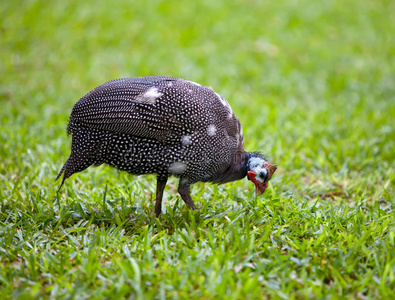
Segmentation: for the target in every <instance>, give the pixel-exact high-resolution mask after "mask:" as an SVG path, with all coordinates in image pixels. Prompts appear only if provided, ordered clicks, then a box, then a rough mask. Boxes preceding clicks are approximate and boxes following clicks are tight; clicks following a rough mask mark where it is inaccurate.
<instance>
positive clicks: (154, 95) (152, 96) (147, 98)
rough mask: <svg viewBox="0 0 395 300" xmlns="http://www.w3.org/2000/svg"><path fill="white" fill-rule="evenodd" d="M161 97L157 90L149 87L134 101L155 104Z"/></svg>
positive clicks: (161, 94)
mask: <svg viewBox="0 0 395 300" xmlns="http://www.w3.org/2000/svg"><path fill="white" fill-rule="evenodd" d="M162 96H163V93H161V92H159V90H158V88H156V87H151V88H149V89H148V90H147V91H145V92H144V93H143V94H141V95H138V96H137V98H136V100H137V101H138V102H143V103H148V104H154V103H155V102H156V100H157V99H158V98H160V97H162Z"/></svg>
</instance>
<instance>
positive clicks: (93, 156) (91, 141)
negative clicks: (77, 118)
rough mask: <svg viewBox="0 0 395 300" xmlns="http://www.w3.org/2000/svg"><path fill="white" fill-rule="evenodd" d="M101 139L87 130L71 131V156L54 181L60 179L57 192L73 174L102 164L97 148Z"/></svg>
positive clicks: (79, 128) (81, 128) (76, 129)
mask: <svg viewBox="0 0 395 300" xmlns="http://www.w3.org/2000/svg"><path fill="white" fill-rule="evenodd" d="M100 147H101V139H100V137H99V136H98V135H97V133H96V134H95V135H93V134H92V132H90V131H89V130H88V129H86V128H83V127H81V126H80V127H76V128H73V130H72V142H71V154H70V157H69V158H68V159H67V161H66V162H65V164H64V165H63V167H62V169H61V170H60V172H59V174H58V176H56V179H55V181H57V180H58V179H59V178H60V177H62V175H63V178H62V182H61V184H60V187H59V189H58V192H59V191H60V189H61V188H62V186H63V184H64V182H65V180H66V179H67V178H69V177H70V176H71V175H73V174H74V173H78V172H81V171H83V170H85V169H86V168H88V167H89V166H91V165H101V164H102V163H103V161H102V159H101V155H100V151H98V150H99V148H100Z"/></svg>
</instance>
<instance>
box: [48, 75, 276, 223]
mask: <svg viewBox="0 0 395 300" xmlns="http://www.w3.org/2000/svg"><path fill="white" fill-rule="evenodd" d="M67 133H68V134H71V135H72V146H71V154H70V157H69V158H68V159H67V161H66V163H65V164H64V166H63V168H62V169H61V171H60V173H59V174H58V176H57V178H56V179H58V178H60V177H61V176H62V174H64V176H63V179H62V184H61V186H62V185H63V183H64V181H65V179H67V178H68V177H70V176H71V175H72V174H74V173H77V172H81V171H83V170H85V169H86V168H88V167H89V166H91V165H101V164H103V163H105V164H108V165H110V166H113V167H116V168H118V169H119V170H122V171H127V172H129V173H131V174H136V175H141V174H149V173H153V174H157V191H156V205H155V212H156V215H157V216H159V214H160V213H161V202H162V196H163V190H164V187H165V185H166V181H167V178H168V177H169V176H171V175H175V176H178V177H180V183H179V188H178V192H179V193H180V195H181V197H182V199H183V200H184V201H185V203H186V204H187V205H188V206H189V207H190V208H192V209H196V207H195V205H194V203H193V201H192V199H191V196H190V185H191V184H193V183H196V182H198V181H204V182H214V183H225V182H229V181H233V180H238V179H241V178H244V177H245V176H247V174H248V177H249V179H251V180H252V181H253V182H254V183H255V185H256V187H257V191H258V192H259V191H261V192H263V191H264V189H265V188H266V187H267V182H268V180H270V177H271V175H272V174H273V173H274V171H275V170H276V168H277V166H274V165H271V164H269V163H268V162H267V161H266V159H265V158H264V157H262V156H261V155H259V154H257V153H246V152H244V150H243V133H242V128H241V126H240V122H239V120H238V119H237V118H236V116H235V114H234V113H233V111H232V109H231V107H230V105H229V104H228V102H227V101H226V100H225V99H224V98H223V97H222V96H220V95H218V94H217V93H215V92H214V91H213V89H212V88H209V87H205V86H202V85H199V84H197V83H194V82H191V81H187V80H184V79H179V78H173V77H161V76H158V77H157V76H153V77H139V78H124V79H117V80H113V81H110V82H107V83H105V84H103V85H100V86H98V87H97V88H95V89H94V90H92V91H91V92H89V93H88V94H86V95H85V96H84V97H82V98H81V99H80V100H79V101H78V102H77V103H76V104H75V106H74V108H73V110H72V112H71V115H70V119H69V124H68V128H67ZM252 174H254V175H252ZM255 176H256V178H255ZM252 177H253V178H252ZM59 189H60V188H59Z"/></svg>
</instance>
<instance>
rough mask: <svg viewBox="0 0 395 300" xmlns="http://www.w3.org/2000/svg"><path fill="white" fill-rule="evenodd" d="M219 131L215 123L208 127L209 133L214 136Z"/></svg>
mask: <svg viewBox="0 0 395 300" xmlns="http://www.w3.org/2000/svg"><path fill="white" fill-rule="evenodd" d="M216 132H217V127H215V125H214V124H211V125H209V126H208V127H207V134H208V135H209V136H214V135H215V134H216Z"/></svg>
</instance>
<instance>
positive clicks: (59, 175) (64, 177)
mask: <svg viewBox="0 0 395 300" xmlns="http://www.w3.org/2000/svg"><path fill="white" fill-rule="evenodd" d="M69 160H70V157H69V158H68V159H67V160H66V162H65V164H64V165H63V167H62V169H61V170H60V172H59V174H58V176H56V179H55V182H56V181H58V179H59V178H60V177H61V176H62V175H63V173H64V176H63V178H62V182H61V183H60V187H59V188H58V190H57V192H56V193H59V191H60V189H61V188H62V186H63V184H64V181H65V180H66V179H67V178H68V177H70V176H71V175H69V176H67V175H66V174H67V165H68V163H69Z"/></svg>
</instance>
